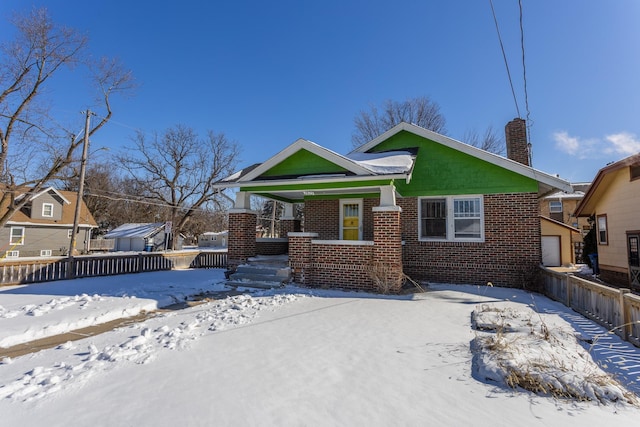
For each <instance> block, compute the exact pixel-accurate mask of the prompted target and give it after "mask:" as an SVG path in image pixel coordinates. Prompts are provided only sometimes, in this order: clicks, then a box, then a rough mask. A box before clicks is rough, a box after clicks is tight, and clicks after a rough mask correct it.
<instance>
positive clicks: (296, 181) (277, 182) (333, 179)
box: [233, 173, 411, 191]
mask: <svg viewBox="0 0 640 427" xmlns="http://www.w3.org/2000/svg"><path fill="white" fill-rule="evenodd" d="M410 177H411V175H410V174H408V173H406V174H394V175H369V176H358V175H356V176H342V177H331V178H304V177H302V178H296V179H287V180H281V179H278V180H271V181H251V182H235V183H233V186H234V187H242V186H245V187H271V186H277V185H291V184H303V183H304V184H306V183H309V184H329V183H334V182H345V181H377V180H380V179H384V180H387V179H388V180H396V179H405V180H408V179H409V178H410ZM298 191H299V190H298Z"/></svg>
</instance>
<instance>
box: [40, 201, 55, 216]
mask: <svg viewBox="0 0 640 427" xmlns="http://www.w3.org/2000/svg"><path fill="white" fill-rule="evenodd" d="M42 216H43V217H45V218H51V217H52V216H53V203H43V204H42Z"/></svg>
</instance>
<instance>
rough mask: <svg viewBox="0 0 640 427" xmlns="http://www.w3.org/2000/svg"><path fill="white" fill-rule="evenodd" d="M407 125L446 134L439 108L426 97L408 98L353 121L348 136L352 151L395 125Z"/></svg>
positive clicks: (375, 109)
mask: <svg viewBox="0 0 640 427" xmlns="http://www.w3.org/2000/svg"><path fill="white" fill-rule="evenodd" d="M401 122H407V123H412V124H415V125H418V126H421V127H423V128H425V129H429V130H432V131H434V132H438V133H445V132H446V130H445V123H446V121H445V118H444V116H443V115H442V114H441V113H440V106H439V105H438V104H437V103H435V102H433V101H431V100H430V99H429V98H427V97H426V96H421V97H418V98H410V99H407V100H405V101H403V102H398V101H392V100H390V99H388V100H386V101H384V103H383V105H382V108H381V109H378V108H377V107H375V106H371V107H370V109H369V111H361V112H360V113H359V114H358V115H357V116H356V117H355V119H354V124H355V126H356V130H355V132H354V133H353V135H352V136H351V142H352V144H353V148H357V147H359V146H360V145H362V144H365V143H367V142H369V141H371V140H372V139H374V138H376V137H377V136H380V135H382V134H383V133H384V132H386V131H388V130H389V129H391V128H392V127H394V126H395V125H397V124H399V123H401Z"/></svg>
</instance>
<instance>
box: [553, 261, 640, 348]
mask: <svg viewBox="0 0 640 427" xmlns="http://www.w3.org/2000/svg"><path fill="white" fill-rule="evenodd" d="M541 270H542V277H543V281H544V291H545V294H546V295H547V296H548V297H550V298H552V299H554V300H556V301H560V302H562V303H563V304H564V305H566V306H567V307H571V308H572V309H573V310H575V311H577V312H578V313H580V314H582V315H583V316H585V317H587V318H589V319H591V320H593V321H595V322H596V323H598V324H600V325H602V326H604V327H605V328H607V329H609V330H611V331H612V332H614V333H615V334H617V335H618V336H620V337H621V338H623V339H624V340H626V341H629V342H631V343H633V344H634V345H635V346H637V347H640V296H638V295H635V294H633V293H631V290H630V289H626V288H622V289H620V288H613V287H610V286H605V285H602V284H599V283H595V282H592V281H589V280H586V279H583V278H580V277H577V276H574V275H573V274H570V273H559V272H556V271H553V270H550V269H548V268H544V267H541Z"/></svg>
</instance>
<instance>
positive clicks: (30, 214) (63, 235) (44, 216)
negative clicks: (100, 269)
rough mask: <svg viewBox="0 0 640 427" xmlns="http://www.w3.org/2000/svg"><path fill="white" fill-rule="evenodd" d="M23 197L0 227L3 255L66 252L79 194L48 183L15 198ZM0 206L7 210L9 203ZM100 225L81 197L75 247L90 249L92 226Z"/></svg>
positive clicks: (34, 255) (4, 256)
mask: <svg viewBox="0 0 640 427" xmlns="http://www.w3.org/2000/svg"><path fill="white" fill-rule="evenodd" d="M24 197H27V198H28V201H27V203H26V204H25V205H24V207H23V208H22V209H20V210H19V211H17V212H16V213H15V214H14V215H13V216H12V217H11V219H10V220H9V222H7V224H6V225H5V226H4V227H3V228H2V229H0V242H2V244H1V246H0V258H3V259H11V258H23V257H38V256H61V255H67V254H68V252H69V244H70V242H71V233H72V230H73V217H74V215H75V209H76V201H77V200H78V194H77V193H76V192H73V191H61V190H56V189H55V188H53V187H49V188H46V189H44V190H42V191H40V192H39V193H36V194H29V193H27V192H25V193H23V194H19V195H18V196H16V200H22V199H23V198H24ZM0 209H1V210H2V211H3V212H4V211H6V210H7V205H4V206H1V207H0ZM97 226H98V225H97V224H96V221H95V220H94V219H93V216H92V215H91V212H89V210H88V209H87V206H86V205H85V204H84V201H80V216H79V218H78V234H77V235H76V251H78V252H79V253H86V252H88V245H89V241H90V239H91V230H92V229H94V228H97Z"/></svg>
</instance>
